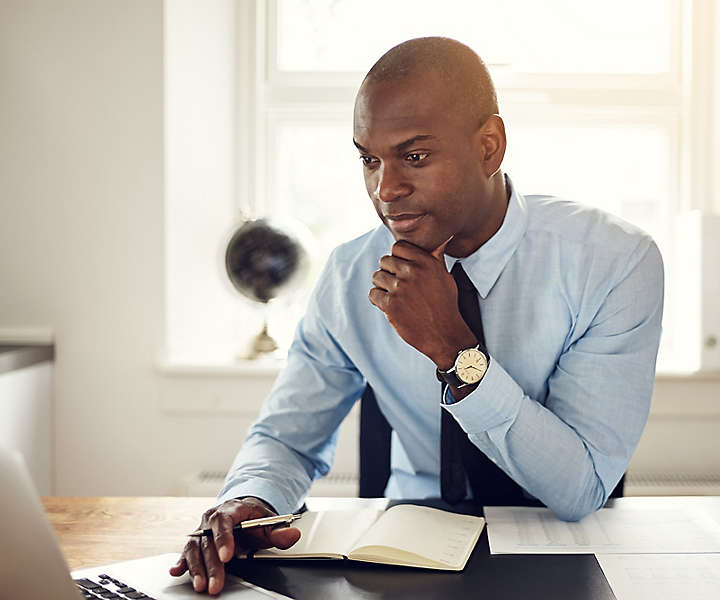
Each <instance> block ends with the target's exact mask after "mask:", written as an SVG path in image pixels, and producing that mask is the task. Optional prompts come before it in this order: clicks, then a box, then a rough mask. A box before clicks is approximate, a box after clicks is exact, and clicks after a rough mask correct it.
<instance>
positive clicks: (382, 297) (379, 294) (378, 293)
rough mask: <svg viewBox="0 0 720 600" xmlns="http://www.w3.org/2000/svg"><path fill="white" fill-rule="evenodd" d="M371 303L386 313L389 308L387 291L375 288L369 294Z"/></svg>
mask: <svg viewBox="0 0 720 600" xmlns="http://www.w3.org/2000/svg"><path fill="white" fill-rule="evenodd" d="M368 299H369V300H370V303H371V304H373V305H375V306H377V307H378V308H379V309H380V310H381V311H383V312H385V309H386V308H387V299H388V293H387V292H386V291H385V290H381V289H380V288H377V287H374V288H372V289H371V290H370V291H369V292H368Z"/></svg>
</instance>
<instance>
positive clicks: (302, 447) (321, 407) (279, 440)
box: [218, 256, 364, 514]
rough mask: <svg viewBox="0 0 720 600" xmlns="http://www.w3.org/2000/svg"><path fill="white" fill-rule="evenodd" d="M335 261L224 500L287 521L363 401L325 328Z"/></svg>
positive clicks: (354, 375) (359, 385)
mask: <svg viewBox="0 0 720 600" xmlns="http://www.w3.org/2000/svg"><path fill="white" fill-rule="evenodd" d="M332 262H333V256H331V257H330V259H329V260H328V265H327V266H326V268H325V270H324V272H323V274H322V275H321V277H320V281H319V283H318V285H317V286H316V287H315V290H314V292H313V294H312V296H311V299H310V301H309V304H308V309H307V312H306V314H305V316H304V317H303V319H302V320H301V321H300V324H299V325H298V327H297V330H296V333H295V337H294V340H293V343H292V345H291V347H290V350H289V352H288V360H287V366H286V367H285V369H284V370H283V371H282V373H281V374H280V375H279V377H278V379H277V381H276V383H275V385H274V386H273V389H272V391H271V392H270V394H269V396H268V397H267V398H266V400H265V402H264V403H263V407H262V410H261V412H260V416H259V418H258V419H257V420H256V421H255V422H254V423H253V424H252V426H251V427H250V429H249V431H248V434H247V437H246V438H245V442H244V444H243V446H242V448H241V449H240V451H239V452H238V454H237V456H236V457H235V460H234V462H233V464H232V466H231V467H230V470H229V472H228V475H227V477H226V479H225V485H224V487H223V489H222V490H221V491H220V494H219V495H218V501H220V502H224V501H226V500H230V499H232V498H238V497H240V496H256V497H258V498H261V499H262V500H265V501H266V502H268V503H270V504H271V505H272V506H273V507H275V509H276V510H277V511H278V513H280V514H284V513H289V512H293V511H294V510H297V509H298V508H299V507H300V505H301V504H302V501H303V499H304V497H305V495H306V494H307V492H308V489H309V488H310V485H311V484H312V482H313V480H314V479H316V478H318V477H322V476H323V475H325V474H327V473H328V471H329V470H330V467H331V465H332V460H333V456H334V453H335V447H336V444H337V435H338V428H339V426H340V423H341V422H342V420H343V419H344V418H345V416H346V415H347V413H348V412H349V411H350V409H351V408H352V406H353V404H354V403H355V402H356V401H357V399H358V398H359V397H360V395H361V394H362V390H363V387H364V379H363V376H362V375H361V374H360V373H359V372H358V370H357V369H356V368H355V366H354V365H353V364H352V362H351V361H350V359H349V358H348V357H347V356H346V354H345V353H344V352H343V350H342V348H341V347H340V346H339V344H338V343H337V341H336V340H335V339H334V338H333V336H332V335H331V333H330V332H329V331H328V329H327V327H326V326H325V324H324V321H323V316H324V315H328V314H332V307H330V306H327V304H328V303H331V302H332V300H330V299H331V298H333V297H334V294H332V293H331V292H330V290H331V288H332V286H333V267H332V265H331V263H332Z"/></svg>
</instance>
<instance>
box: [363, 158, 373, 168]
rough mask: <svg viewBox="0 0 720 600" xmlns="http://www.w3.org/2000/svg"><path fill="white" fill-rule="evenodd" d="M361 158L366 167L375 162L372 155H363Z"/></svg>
mask: <svg viewBox="0 0 720 600" xmlns="http://www.w3.org/2000/svg"><path fill="white" fill-rule="evenodd" d="M360 160H361V161H362V163H363V165H365V166H366V167H369V166H371V165H372V164H373V163H374V162H375V159H374V158H373V157H372V156H361V157H360Z"/></svg>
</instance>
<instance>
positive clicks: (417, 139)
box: [353, 134, 435, 152]
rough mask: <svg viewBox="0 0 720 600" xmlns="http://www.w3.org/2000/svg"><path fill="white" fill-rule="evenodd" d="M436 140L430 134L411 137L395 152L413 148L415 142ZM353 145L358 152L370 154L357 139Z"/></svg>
mask: <svg viewBox="0 0 720 600" xmlns="http://www.w3.org/2000/svg"><path fill="white" fill-rule="evenodd" d="M434 139H435V136H434V135H430V134H423V135H415V136H413V137H411V138H410V139H407V140H405V141H404V142H400V143H399V144H397V145H396V146H395V150H397V151H398V152H400V151H402V150H404V149H405V148H407V147H408V146H412V145H413V144H414V143H415V142H421V141H423V140H434ZM353 144H355V147H356V148H357V149H358V150H360V151H361V152H369V150H368V149H367V148H365V147H364V146H361V145H360V144H358V143H357V141H356V140H355V139H353Z"/></svg>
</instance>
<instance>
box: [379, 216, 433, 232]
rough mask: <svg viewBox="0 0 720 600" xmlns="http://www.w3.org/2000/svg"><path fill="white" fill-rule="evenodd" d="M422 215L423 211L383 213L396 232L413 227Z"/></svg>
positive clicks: (409, 229) (405, 230) (420, 219)
mask: <svg viewBox="0 0 720 600" xmlns="http://www.w3.org/2000/svg"><path fill="white" fill-rule="evenodd" d="M424 217H425V213H398V214H394V215H385V220H386V221H387V224H388V226H389V227H390V229H392V230H393V231H395V232H397V233H407V232H408V231H412V230H413V229H415V227H417V225H418V224H419V223H420V221H422V219H423V218H424Z"/></svg>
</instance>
